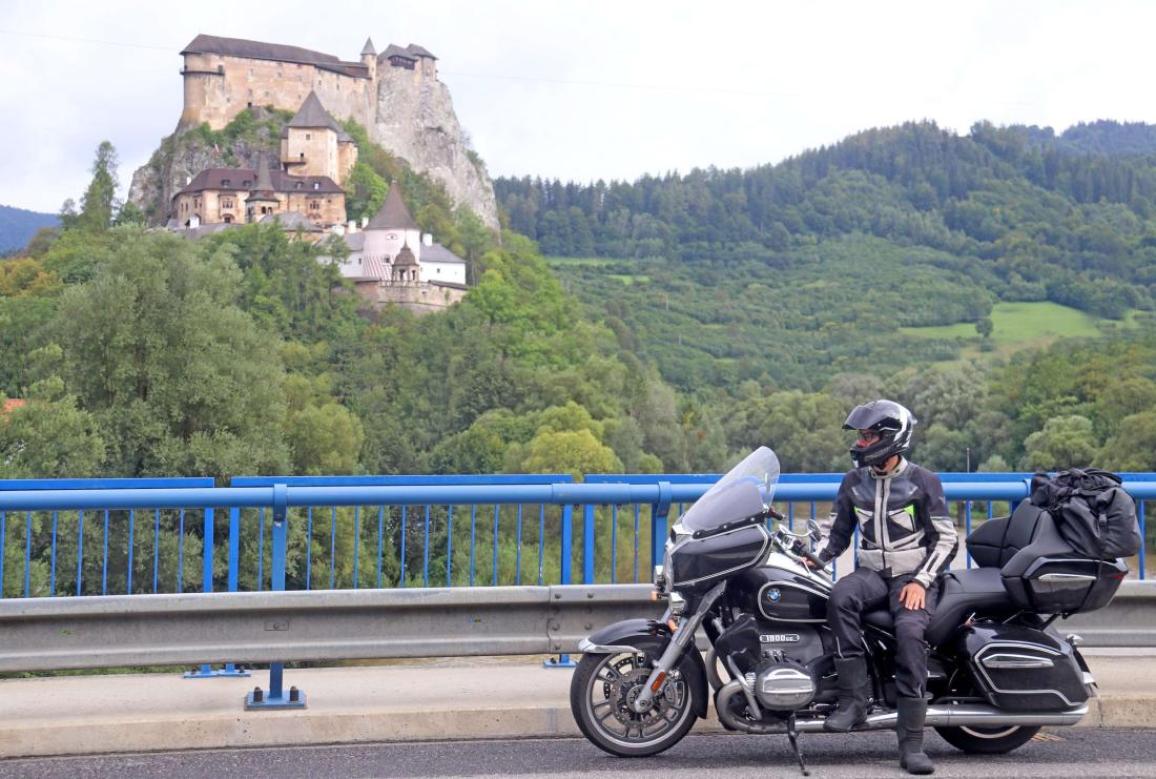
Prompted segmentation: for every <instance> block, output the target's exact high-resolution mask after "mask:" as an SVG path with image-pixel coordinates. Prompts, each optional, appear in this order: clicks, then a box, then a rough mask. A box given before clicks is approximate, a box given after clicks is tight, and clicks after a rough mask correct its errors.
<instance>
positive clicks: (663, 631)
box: [578, 619, 708, 719]
mask: <svg viewBox="0 0 1156 779" xmlns="http://www.w3.org/2000/svg"><path fill="white" fill-rule="evenodd" d="M670 636H671V632H670V628H668V627H667V626H666V625H665V624H663V623H661V622H659V621H657V620H653V619H625V620H622V621H621V622H615V623H614V624H612V625H607V626H606V627H604V628H602V629H601V630H597V631H595V632H594V633H591V634H590V635H589V636H588V637H586V638H584V639H582V640H581V641H580V642H579V643H578V650H579V651H581V652H585V653H596V654H614V653H620V652H633V653H636V654H642V655H647V656H649V657H652V658H657V657H658V656H659V655H661V654H662V651H663V650H664V649H666V645H667V643H668V642H669V641H670ZM688 662H689V663H690V664H691V665H692V666H693V671H691V672H690V673H687V669H686V668H685V664H686V663H688ZM679 665H682V666H684V668H683V669H682V670H683V675H684V676H686V677H690V678H688V679H687V683H688V684H690V685H691V686H692V687H693V689H694V713H695V714H696V715H697V716H698V717H699V719H703V718H705V717H706V707H707V697H708V695H707V683H706V663H705V662H703V659H702V654H701V653H699V651H698V648H697V647H696V646H695V645H694V643H693V642H691V645H690V646H689V647H687V650H686V653H685V654H683V656H682V659H681V660H680V661H679Z"/></svg>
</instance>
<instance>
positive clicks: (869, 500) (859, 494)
mask: <svg viewBox="0 0 1156 779" xmlns="http://www.w3.org/2000/svg"><path fill="white" fill-rule="evenodd" d="M915 422H916V420H915V417H914V416H912V414H911V412H910V411H908V410H907V409H906V408H904V407H903V406H901V405H899V404H898V403H895V402H894V401H890V400H875V401H871V402H870V403H864V404H863V405H861V406H857V407H856V408H855V409H854V410H853V411H852V412H851V413H850V414H849V415H848V416H847V420H846V421H845V422H844V423H843V429H845V430H856V431H858V439H857V440H856V441H855V445H854V446H852V447H851V449H850V452H851V459H852V460H853V461H854V462H855V469H854V470H852V471H849V472H848V473H847V474H846V475H845V476H844V477H843V482H842V484H840V485H839V492H838V494H837V495H836V498H835V507H834V511H833V513H832V517H833V523H832V524H831V527H830V531H829V534H828V538H827V544H826V546H825V547H824V548H823V549H822V550H821V551H820V552H819V559H820V560H822V561H823V563H824V564H826V563H827V562H829V561H831V560H833V559H834V558H836V557H838V556H839V555H840V554H842V553H843V551H844V550H845V549H846V548H847V546H848V544H850V542H851V536H852V531H853V530H854V528H855V526H856V525H858V526H859V534H860V538H861V539H862V541H861V544H860V549H859V567H858V568H857V569H856V570H855V571H853V572H852V573H850V574H848V575H846V576H843V577H842V578H840V579H839V580H838V581H837V582H836V583H835V586H834V589H833V590H832V591H831V600H830V604H829V606H828V623H829V625H830V628H831V631H832V633H834V635H835V643H836V650H837V653H838V656H837V657H836V658H835V668H836V671H837V673H838V685H839V706H838V708H837V709H836V711H835V712H834V713H833V714H831V716H829V717H828V718H827V721H826V724H825V727H826V729H827V730H831V731H836V732H846V731H848V730H851V728H853V727H854V726H855V725H857V724H859V723H860V722H862V721H863V720H864V719H866V716H867V697H868V688H869V686H870V679H869V677H868V675H867V661H866V658H865V657H864V643H863V636H862V630H861V628H862V615H863V614H865V613H866V612H868V611H873V610H875V609H878V608H881V607H883V606H884V605H885V604H886V606H887V607H888V608H889V609H890V611H891V614H892V617H893V618H894V621H895V638H896V645H897V649H896V656H895V666H896V670H895V686H896V691H897V693H898V723H897V727H896V730H897V731H898V734H899V764H900V765H901V766H902V767H903V768H904V769H906V770H907V771H908V772H910V773H913V774H928V773H932V772H933V771H934V770H935V769H934V766H933V765H932V763H931V759H930V758H929V757H928V756H927V755H926V754H925V753H924V752H923V723H924V720H925V718H926V715H927V701H926V699H925V698H924V694H925V692H926V682H927V642H926V641H925V640H924V632H925V631H926V630H927V624H928V622H929V621H930V620H931V613H932V611H933V609H934V606H935V602H936V600H937V587H938V585H937V577H938V575H939V573H940V572H941V571H943V570H944V569H946V568H947V565H948V563H949V562H950V561H951V559H952V558H953V557H954V556H955V551H956V548H957V546H958V540H957V537H956V532H955V525H954V523H952V521H951V518H950V517H949V516H948V514H947V502H946V500H945V499H944V496H943V485H942V484H940V482H939V477H937V476H936V475H935V474H934V473H933V472H931V471H929V470H927V469H926V468H923V467H921V466H918V465H916V464H915V463H912V462H909V461H908V460H906V459H905V458H904V457H903V453H904V452H906V451H907V450H908V449H910V448H911V431H912V428H913V427H914V426H915Z"/></svg>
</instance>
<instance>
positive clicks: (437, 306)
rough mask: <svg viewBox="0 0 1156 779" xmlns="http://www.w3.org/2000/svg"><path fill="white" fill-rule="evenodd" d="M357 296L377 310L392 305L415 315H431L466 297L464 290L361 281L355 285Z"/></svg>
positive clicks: (430, 285)
mask: <svg viewBox="0 0 1156 779" xmlns="http://www.w3.org/2000/svg"><path fill="white" fill-rule="evenodd" d="M357 294H358V295H359V296H361V298H362V299H363V300H365V301H367V302H368V303H370V304H371V305H373V306H375V307H377V308H380V307H381V306H384V305H387V304H389V303H393V304H394V305H398V306H401V307H402V308H406V309H409V310H410V311H413V312H414V313H417V314H432V313H434V312H436V311H444V310H445V309H446V308H448V307H449V306H452V305H453V304H454V303H457V302H459V301H460V300H461V299H462V298H464V297H465V296H466V290H464V289H454V288H451V287H438V286H435V285H433V284H407V285H390V284H380V283H378V282H375V281H361V282H358V283H357Z"/></svg>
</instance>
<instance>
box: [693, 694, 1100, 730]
mask: <svg viewBox="0 0 1156 779" xmlns="http://www.w3.org/2000/svg"><path fill="white" fill-rule="evenodd" d="M729 687H730V685H726V686H724V687H723V689H721V690H719V702H720V704H724V705H720V706H719V707H718V709H717V710H716V711H717V712H718V715H719V719H720V720H721V721H722V723H723V725H724V726H726V727H728V728H730V729H731V730H738V731H741V732H744V733H758V734H766V733H786V732H787V728H786V725H785V724H784V723H783V722H782V721H781V720H778V721H772V722H751V721H749V720H743V719H739V718H737V717H735V716H734V715H732V714H731V713H730V710H729V709H730V707H729V705H725V704H728V703H729V700H728V699H729V698H730V697H731V695H733V694H734V693H735V692H737V690H736V689H735V688H731V689H729V690H728V688H729ZM736 687H737V685H736ZM728 693H729V694H728ZM1087 713H1088V704H1086V703H1082V704H1080V705H1079V706H1072V707H1071V708H1068V709H1064V710H1061V711H1054V710H1053V711H1044V712H1027V711H1025V712H1008V711H1003V710H1002V709H997V708H996V707H994V706H990V705H987V704H982V703H966V704H959V705H951V704H932V705H930V706H928V707H927V718H926V719H925V720H924V724H925V725H926V726H927V727H961V726H971V727H988V728H993V727H1000V726H1006V727H1036V726H1041V727H1042V726H1045V725H1046V726H1054V727H1057V726H1070V725H1075V724H1078V723H1079V721H1080V720H1081V719H1083V718H1084V716H1085V715H1086V714H1087ZM898 718H899V716H898V714H897V713H896V712H894V711H883V712H879V713H877V714H872V715H870V716H869V717H867V719H866V721H865V722H863V723H862V724H860V725H857V726H856V727H855V730H857V731H859V730H894V729H895V725H896V721H897V720H898ZM824 722H825V720H822V719H805V720H797V721H796V723H795V727H796V728H797V730H798V732H800V733H821V732H823V723H824Z"/></svg>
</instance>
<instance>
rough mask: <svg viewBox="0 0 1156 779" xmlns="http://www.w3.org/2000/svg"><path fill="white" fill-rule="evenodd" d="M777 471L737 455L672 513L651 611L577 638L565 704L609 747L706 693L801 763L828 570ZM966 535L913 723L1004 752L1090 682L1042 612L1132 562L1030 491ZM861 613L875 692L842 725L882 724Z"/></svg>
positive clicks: (661, 723) (891, 711) (638, 739)
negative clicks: (964, 565) (782, 495)
mask: <svg viewBox="0 0 1156 779" xmlns="http://www.w3.org/2000/svg"><path fill="white" fill-rule="evenodd" d="M778 477H779V461H778V458H777V457H776V456H775V454H774V452H772V451H771V450H770V449H767V448H765V447H764V448H760V449H758V450H756V451H755V452H753V453H751V454H750V455H749V456H748V457H746V459H744V460H743V461H742V462H741V463H739V464H738V465H737V466H735V468H734V469H732V470H731V471H730V472H729V473H727V474H726V475H725V476H724V477H723V478H722V479H721V480H719V482H718V483H717V484H715V485H714V486H712V487H711V488H710V490H709V491H707V492H706V493H705V494H704V495H703V496H702V497H701V498H699V500H698V501H696V502H695V503H694V504H693V505H692V506H691V507H690V508H689V509H688V510H687V511H686V512H685V513H684V514H683V515H682V516H681V517H679V519H678V520H677V521H676V522H675V523H674V524H673V526H672V527H671V529H670V535H669V538H668V539H667V541H666V551H665V555H664V560H663V564H662V565H661V566H659V567H657V568H656V569H655V588H656V591H657V596H658V597H659V598H660V599H664V600H666V602H667V609H666V613H665V614H664V615H663V617H662V618H661V619H659V620H653V619H630V620H625V621H623V622H618V623H615V624H613V625H610V626H608V627H606V628H603V629H602V630H599V631H597V632H596V633H594V634H592V635H590V636H589V637H587V638H586V639H584V640H583V641H582V642H581V644H580V647H579V648H580V650H581V651H582V652H583V653H584V654H583V657H582V659H581V661H580V662H579V663H578V666H577V668H576V669H575V672H574V676H573V679H572V682H571V686H570V706H571V710H572V712H573V715H574V718H575V720H576V721H577V724H578V727H579V728H580V729H581V731H582V733H583V734H584V735H585V736H586V738H587V739H589V740H590V741H591V742H592V743H594V744H595V745H596V746H598V747H600V748H601V749H603V750H605V751H607V752H609V753H611V754H614V755H618V756H622V757H642V756H647V755H653V754H657V753H659V752H662V751H663V750H666V749H669V748H670V747H672V746H674V745H675V744H677V743H678V742H679V740H681V739H682V737H683V736H685V735H686V734H687V732H688V731H690V729H691V727H692V726H693V725H694V722H695V720H696V719H697V718H700V717H702V718H705V717H706V716H707V711H708V708H707V701H708V699H709V698H710V697H711V696H712V695H713V701H714V711H715V713H716V715H717V716H718V719H719V721H720V723H721V724H722V725H723V727H725V728H727V729H729V730H734V731H739V732H742V733H754V734H775V733H777V734H785V735H787V736H788V738H789V739H790V744H791V747H792V749H793V750H794V754H795V756H796V758H797V759H798V762H799V766H800V768H801V769H802V770H803V772H804V774H806V766H805V764H804V762H803V757H802V753H801V752H800V750H799V745H798V738H797V736H798V734H800V733H808V732H820V731H822V730H823V723H824V720H825V719H826V718H827V716H828V715H830V714H831V713H833V712H834V710H835V705H836V700H837V689H836V683H835V666H834V662H833V658H834V656H835V641H834V638H833V636H832V635H831V633H830V631H829V629H828V628H827V622H826V620H827V602H828V599H829V596H830V593H831V587H832V584H833V580H832V576H831V574H830V572H829V571H828V570H826V569H824V568H823V566H822V564H821V563H820V561H819V559H818V558H817V557H816V556H815V555H814V554H813V552H812V551H811V550H812V546H813V544H814V543H815V542H816V541H817V540H819V533H818V528H817V526H816V525H815V524H814V523H813V522H811V523H810V524H809V530H808V532H803V533H794V532H792V531H791V530H790V529H789V528H788V527H787V524H786V522H785V521H784V517H783V516H782V515H781V514H779V513H778V512H776V511H775V510H774V509H773V508H772V506H771V502H772V499H773V496H774V489H775V483H776V481H777V480H778ZM967 543H968V549H969V551H971V553H972V556H973V560H974V561H975V562H976V564H977V566H978V567H975V568H972V569H969V570H961V571H949V572H947V573H945V574H943V575H942V577H941V580H940V599H939V601H938V604H937V607H936V610H935V613H934V616H933V618H932V620H931V623H930V625H929V627H928V632H927V641H928V645H929V663H928V680H927V689H928V692H929V694H930V697H931V700H930V701H929V705H928V709H927V719H926V724H927V726H929V727H934V728H935V729H936V731H938V732H939V734H940V735H941V736H942V737H943V738H944V739H945V740H946V741H947V742H949V743H950V744H952V745H953V746H955V747H957V748H959V749H961V750H963V751H964V752H971V753H1003V752H1010V751H1011V750H1013V749H1016V748H1017V747H1019V746H1021V745H1023V744H1024V743H1026V742H1027V741H1028V740H1029V739H1031V737H1032V736H1033V735H1035V734H1036V733H1037V732H1038V731H1039V730H1040V728H1041V727H1043V726H1057V725H1075V724H1076V723H1077V722H1079V721H1080V719H1081V718H1082V717H1083V716H1084V715H1085V714H1086V713H1087V711H1088V703H1087V702H1088V698H1089V696H1091V695H1094V694H1095V681H1094V679H1093V677H1092V674H1091V673H1090V672H1089V670H1088V666H1087V664H1086V663H1085V662H1084V659H1083V658H1082V657H1081V656H1080V653H1079V651H1078V649H1077V648H1076V647H1077V644H1078V643H1079V637H1078V636H1074V635H1069V636H1066V637H1065V636H1062V635H1061V634H1060V633H1058V632H1057V631H1056V629H1055V625H1054V623H1055V622H1056V620H1057V619H1058V618H1061V617H1065V616H1068V615H1070V614H1074V613H1076V612H1081V611H1091V610H1093V609H1097V608H1101V607H1103V606H1106V605H1107V604H1108V602H1109V601H1110V600H1111V599H1112V596H1113V595H1114V594H1115V593H1116V590H1117V589H1118V588H1119V586H1120V582H1121V581H1122V580H1123V578H1124V576H1125V575H1126V574H1127V572H1128V569H1127V567H1126V566H1125V564H1124V563H1123V561H1122V560H1115V561H1104V560H1091V559H1087V558H1084V557H1081V556H1079V555H1077V554H1076V553H1075V552H1073V550H1072V549H1071V547H1069V546H1068V545H1067V544H1066V543H1065V542H1064V541H1063V539H1062V538H1061V537H1060V535H1059V533H1058V531H1057V530H1056V528H1055V525H1054V523H1053V522H1052V519H1051V517H1050V515H1048V514H1047V512H1046V511H1043V510H1042V509H1039V508H1036V507H1035V506H1032V505H1031V504H1030V503H1028V502H1027V501H1024V502H1023V503H1021V504H1020V505H1019V506H1018V507H1017V508H1016V510H1015V511H1014V512H1013V513H1012V515H1011V516H1010V517H1004V518H999V519H992V520H988V521H987V522H985V523H984V524H983V525H982V526H981V527H980V528H979V529H978V530H977V531H975V532H974V533H972V534H971V536H969V537H968V539H967ZM805 560H809V561H810V562H811V563H812V566H813V569H812V567H808V566H807V565H806V564H805V563H804V561H805ZM863 622H864V636H863V638H864V643H865V646H866V647H867V658H868V668H869V673H870V676H871V690H872V693H871V702H870V704H869V712H868V717H867V719H866V721H865V722H863V723H862V724H860V725H858V726H857V727H856V728H855V729H856V730H894V729H895V726H896V721H897V714H896V692H895V684H894V670H895V669H894V657H895V637H894V633H893V630H892V628H893V624H892V620H891V615H890V612H888V611H886V610H882V611H876V612H871V613H868V614H865V615H864V620H863ZM700 628H701V629H702V633H703V634H705V639H706V643H705V644H703V645H704V646H707V645H709V650H708V651H707V653H706V657H705V658H704V657H703V655H702V654H701V653H700V651H699V648H698V645H697V642H696V635H697V634H698V633H699V630H700Z"/></svg>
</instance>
